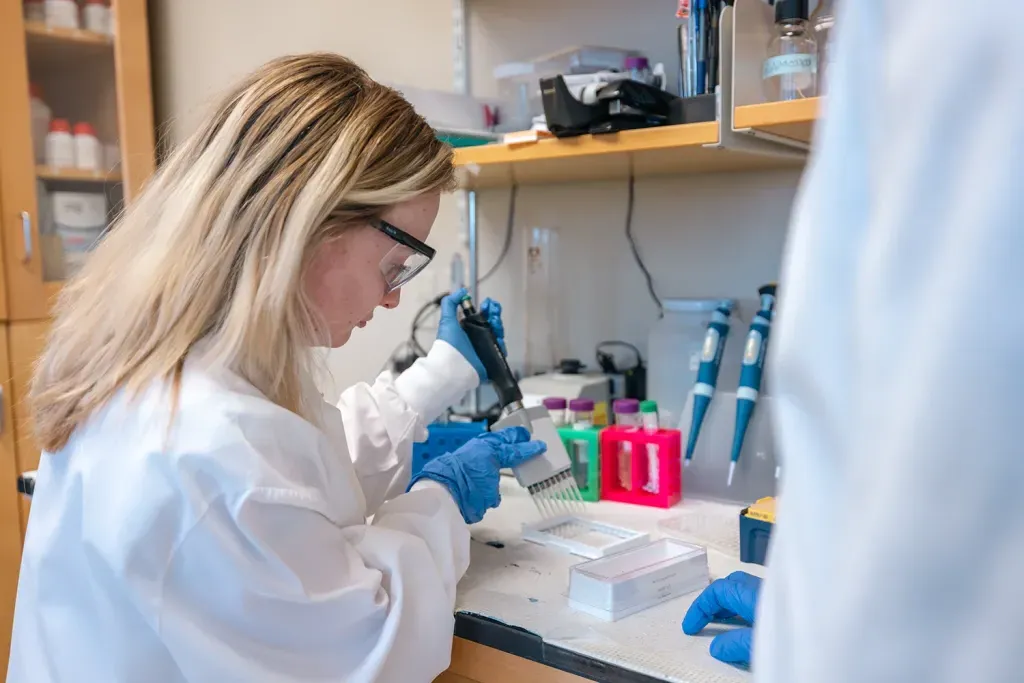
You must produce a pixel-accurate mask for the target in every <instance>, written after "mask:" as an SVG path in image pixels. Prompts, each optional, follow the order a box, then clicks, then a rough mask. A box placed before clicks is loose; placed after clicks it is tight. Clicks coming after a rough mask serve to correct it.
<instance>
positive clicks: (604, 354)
mask: <svg viewBox="0 0 1024 683" xmlns="http://www.w3.org/2000/svg"><path fill="white" fill-rule="evenodd" d="M609 347H617V348H625V349H629V350H630V351H632V352H633V353H634V354H636V362H635V363H634V364H633V365H631V366H629V367H625V368H621V367H619V365H618V363H616V362H615V356H614V355H612V354H611V353H610V352H608V351H606V350H605V349H607V348H609ZM594 355H595V357H596V359H597V365H598V367H599V368H601V372H603V373H604V374H606V375H622V378H623V381H624V382H625V386H624V387H623V394H624V395H625V397H626V398H635V399H639V400H643V399H645V398H647V366H646V365H644V359H643V356H641V355H640V349H638V348H637V347H636V346H634V345H633V344H630V343H629V342H624V341H619V340H618V339H612V340H609V341H603V342H601V343H600V344H598V345H597V347H596V348H595V349H594Z"/></svg>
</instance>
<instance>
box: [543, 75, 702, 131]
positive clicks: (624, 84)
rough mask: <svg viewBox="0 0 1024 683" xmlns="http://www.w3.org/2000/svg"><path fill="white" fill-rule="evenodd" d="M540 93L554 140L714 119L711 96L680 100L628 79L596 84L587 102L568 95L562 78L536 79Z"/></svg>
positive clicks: (566, 86) (569, 92) (645, 84)
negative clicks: (556, 138) (596, 86)
mask: <svg viewBox="0 0 1024 683" xmlns="http://www.w3.org/2000/svg"><path fill="white" fill-rule="evenodd" d="M540 89H541V99H542V101H543V103H544V118H545V119H547V124H548V130H550V131H551V132H552V133H553V134H554V135H555V137H560V138H565V137H573V136H576V135H585V134H587V133H593V134H595V135H599V134H603V133H616V132H618V131H620V130H630V129H634V128H650V127H655V126H664V125H668V124H676V123H697V122H701V121H714V120H715V96H714V95H704V96H700V97H687V98H680V97H676V96H675V95H673V94H671V93H668V92H666V91H664V90H661V89H660V88H656V87H654V86H653V85H648V84H647V83H641V82H640V81H634V80H630V79H622V80H616V81H612V82H610V83H607V84H605V85H602V86H600V87H599V88H598V89H597V90H596V92H594V93H593V97H588V98H587V99H588V100H591V99H592V100H593V101H592V102H589V101H588V102H581V101H580V100H579V99H577V98H576V97H574V96H573V94H572V92H571V91H570V90H569V86H568V85H566V83H565V79H564V78H562V76H554V77H553V78H542V79H541V81H540Z"/></svg>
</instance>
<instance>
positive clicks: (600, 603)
mask: <svg viewBox="0 0 1024 683" xmlns="http://www.w3.org/2000/svg"><path fill="white" fill-rule="evenodd" d="M707 585H708V556H707V551H706V550H705V549H704V548H702V547H700V546H698V545H692V544H690V543H683V542H682V541H676V540H674V539H667V538H666V539H661V540H660V541H655V542H654V543H650V544H648V545H645V546H643V547H640V548H636V549H633V550H626V551H624V552H621V553H617V554H615V555H610V556H609V557H603V558H601V559H598V560H592V561H590V562H583V563H581V564H578V565H576V566H575V567H573V568H572V569H571V570H570V571H569V605H570V606H571V607H572V608H573V609H576V610H579V611H581V612H586V613H587V614H592V615H593V616H596V617H600V618H601V619H605V620H607V621H616V620H618V619H621V618H623V617H626V616H629V615H630V614H635V613H636V612H640V611H641V610H645V609H648V608H650V607H654V606H655V605H657V604H659V603H662V602H665V601H666V600H671V599H673V598H677V597H679V596H680V595H686V594H687V593H692V592H694V591H698V590H701V589H703V588H704V587H705V586H707Z"/></svg>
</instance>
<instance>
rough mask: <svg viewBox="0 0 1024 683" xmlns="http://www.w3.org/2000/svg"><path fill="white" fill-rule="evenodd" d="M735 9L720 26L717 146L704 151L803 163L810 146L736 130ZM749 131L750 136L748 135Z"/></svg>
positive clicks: (727, 11) (727, 12) (724, 12)
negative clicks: (778, 158)
mask: <svg viewBox="0 0 1024 683" xmlns="http://www.w3.org/2000/svg"><path fill="white" fill-rule="evenodd" d="M735 13H736V11H735V9H734V8H733V7H730V6H726V7H725V8H724V9H723V10H722V16H721V20H720V21H719V23H718V27H719V32H720V34H721V35H720V38H719V39H720V41H721V52H722V59H721V65H720V68H721V69H722V79H721V85H720V86H719V88H718V93H717V95H718V96H717V98H716V101H715V104H716V108H717V111H716V112H715V113H716V115H717V118H718V142H717V143H716V144H709V145H705V147H711V148H718V149H726V150H731V151H736V152H747V153H750V154H762V155H765V156H776V157H782V158H787V159H804V158H806V157H807V146H806V145H803V144H802V143H798V142H796V141H793V140H787V139H785V138H781V137H778V136H775V135H771V134H763V135H758V134H754V133H753V131H749V129H747V130H737V129H736V127H735V124H734V122H733V115H734V113H735V111H736V110H735V106H736V104H735V98H734V95H735V90H734V87H733V86H734V83H735V73H734V71H733V64H734V61H735V54H736V53H735V38H736V36H735V30H734V27H735V21H736V17H735ZM748 131H749V132H748Z"/></svg>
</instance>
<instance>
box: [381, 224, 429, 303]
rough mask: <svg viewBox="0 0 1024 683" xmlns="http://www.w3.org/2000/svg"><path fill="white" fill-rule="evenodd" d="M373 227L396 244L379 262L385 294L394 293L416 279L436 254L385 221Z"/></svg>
mask: <svg viewBox="0 0 1024 683" xmlns="http://www.w3.org/2000/svg"><path fill="white" fill-rule="evenodd" d="M374 227H375V228H377V229H378V230H380V231H381V232H382V233H384V234H385V235H387V236H388V237H390V238H391V239H392V240H394V241H395V242H397V244H395V246H393V247H391V249H390V250H389V251H388V253H386V254H385V255H384V258H383V259H381V262H380V272H381V274H382V275H383V276H384V283H385V286H386V287H387V292H393V291H395V290H396V289H398V288H399V287H401V286H402V285H404V284H405V283H407V282H408V281H409V280H411V279H413V278H414V277H416V275H418V274H419V272H420V271H422V270H423V269H424V268H426V267H427V265H428V264H429V263H430V262H431V260H433V258H434V254H436V253H437V252H436V251H434V250H433V249H432V248H430V247H428V246H427V245H426V244H424V243H423V242H420V241H419V240H418V239H416V238H415V237H413V236H412V235H410V234H409V233H407V232H406V231H405V230H402V229H401V228H398V227H396V226H394V225H392V224H391V223H388V222H387V221H380V222H379V223H377V225H375V226H374Z"/></svg>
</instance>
